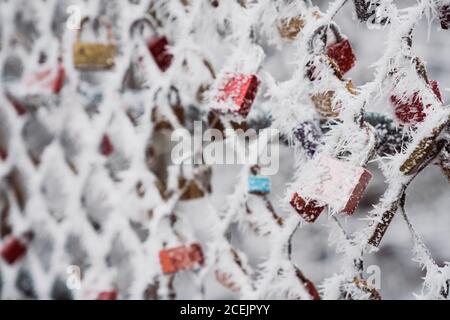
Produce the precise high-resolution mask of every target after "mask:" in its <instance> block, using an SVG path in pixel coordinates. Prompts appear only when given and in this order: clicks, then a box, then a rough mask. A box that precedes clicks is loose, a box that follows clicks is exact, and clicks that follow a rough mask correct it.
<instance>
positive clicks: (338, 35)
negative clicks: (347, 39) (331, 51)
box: [308, 22, 344, 53]
mask: <svg viewBox="0 0 450 320" xmlns="http://www.w3.org/2000/svg"><path fill="white" fill-rule="evenodd" d="M328 28H330V29H331V31H332V32H333V34H334V36H335V38H336V41H337V42H341V41H342V40H344V37H343V36H342V34H341V31H340V30H339V27H338V26H337V24H336V23H334V22H331V23H330V24H329V25H322V26H320V27H318V28H317V29H316V30H315V31H314V33H313V35H312V36H311V38H310V39H309V41H308V51H309V52H310V53H313V52H314V41H315V40H316V38H317V36H320V35H321V36H322V43H323V50H325V48H326V47H327V42H328V35H327V31H328Z"/></svg>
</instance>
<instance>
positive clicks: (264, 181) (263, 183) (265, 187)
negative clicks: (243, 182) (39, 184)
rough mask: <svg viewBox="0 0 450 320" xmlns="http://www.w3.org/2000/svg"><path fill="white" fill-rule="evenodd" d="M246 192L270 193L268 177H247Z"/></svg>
mask: <svg viewBox="0 0 450 320" xmlns="http://www.w3.org/2000/svg"><path fill="white" fill-rule="evenodd" d="M248 192H249V193H252V194H258V195H264V194H268V193H270V178H269V177H262V176H253V175H251V176H249V177H248Z"/></svg>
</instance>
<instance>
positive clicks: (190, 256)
mask: <svg viewBox="0 0 450 320" xmlns="http://www.w3.org/2000/svg"><path fill="white" fill-rule="evenodd" d="M159 261H160V264H161V268H162V271H163V272H164V273H165V274H172V273H176V272H179V271H182V270H193V269H195V268H198V267H200V266H203V265H204V262H205V261H204V256H203V251H202V248H201V246H200V244H197V243H194V244H192V245H190V246H179V247H175V248H171V249H163V250H161V251H160V252H159Z"/></svg>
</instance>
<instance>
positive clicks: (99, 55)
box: [73, 17, 117, 70]
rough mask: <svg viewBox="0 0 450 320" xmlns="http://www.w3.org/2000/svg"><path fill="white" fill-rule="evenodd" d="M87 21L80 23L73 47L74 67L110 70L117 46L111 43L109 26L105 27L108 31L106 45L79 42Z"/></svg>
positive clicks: (87, 19)
mask: <svg viewBox="0 0 450 320" xmlns="http://www.w3.org/2000/svg"><path fill="white" fill-rule="evenodd" d="M89 20H90V19H89V18H88V17H86V18H84V19H83V20H82V21H81V24H80V29H79V31H78V33H77V39H76V42H75V43H74V45H73V63H74V66H75V68H77V69H79V70H103V69H110V68H112V67H113V66H114V59H115V57H116V54H117V46H116V45H114V44H113V43H112V32H111V26H109V25H106V28H107V31H108V40H107V43H100V42H84V41H82V40H81V32H82V30H83V27H84V25H85V24H86V23H87V22H89Z"/></svg>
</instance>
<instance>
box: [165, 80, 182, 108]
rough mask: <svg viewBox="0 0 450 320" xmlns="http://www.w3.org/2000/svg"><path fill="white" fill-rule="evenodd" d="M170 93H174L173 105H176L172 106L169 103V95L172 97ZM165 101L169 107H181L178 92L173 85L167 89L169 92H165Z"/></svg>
mask: <svg viewBox="0 0 450 320" xmlns="http://www.w3.org/2000/svg"><path fill="white" fill-rule="evenodd" d="M172 93H175V103H176V105H173V104H172V103H171V95H172ZM167 101H168V102H169V105H170V106H171V107H174V106H180V105H181V97H180V91H179V90H178V89H177V87H175V86H174V85H171V86H170V88H169V92H167Z"/></svg>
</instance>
